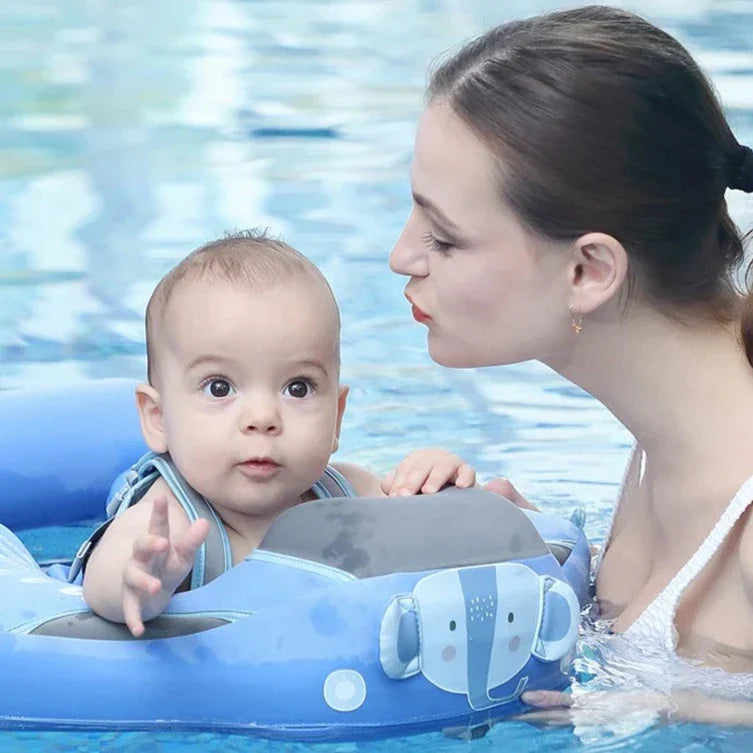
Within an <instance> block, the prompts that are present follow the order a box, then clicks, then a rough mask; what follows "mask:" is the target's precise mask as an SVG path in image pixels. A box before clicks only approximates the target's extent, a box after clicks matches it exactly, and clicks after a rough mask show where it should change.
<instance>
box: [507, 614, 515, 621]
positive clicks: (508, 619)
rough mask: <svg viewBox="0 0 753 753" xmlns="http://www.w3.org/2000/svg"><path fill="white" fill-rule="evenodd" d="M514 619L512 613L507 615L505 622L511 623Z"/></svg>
mask: <svg viewBox="0 0 753 753" xmlns="http://www.w3.org/2000/svg"><path fill="white" fill-rule="evenodd" d="M514 619H515V615H514V614H513V613H512V612H508V613H507V621H508V622H512V621H513V620H514Z"/></svg>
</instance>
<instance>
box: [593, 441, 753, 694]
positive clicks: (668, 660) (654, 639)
mask: <svg viewBox="0 0 753 753" xmlns="http://www.w3.org/2000/svg"><path fill="white" fill-rule="evenodd" d="M636 451H637V447H636V448H634V449H633V454H632V455H631V458H630V461H629V463H628V470H629V469H630V467H631V466H632V463H633V457H634V455H635V452H636ZM644 464H645V455H642V456H641V466H640V471H639V479H640V478H642V477H643V470H644ZM626 475H627V474H626ZM623 486H624V482H623ZM621 498H622V495H620V499H621ZM751 503H753V476H751V477H750V478H749V479H748V480H747V481H745V483H743V485H742V486H741V487H740V489H739V490H738V492H737V494H735V496H734V497H733V498H732V501H731V502H730V503H729V504H728V505H727V507H726V509H725V510H724V512H723V513H722V515H721V517H720V518H719V520H718V521H717V522H716V525H715V526H714V527H713V528H712V529H711V532H710V533H709V534H708V536H707V537H706V538H705V539H704V541H703V543H702V544H701V545H700V547H699V548H698V550H697V551H696V552H695V554H693V556H692V557H691V558H690V559H689V560H688V561H687V562H686V563H685V565H683V567H681V568H680V570H679V572H678V573H677V574H676V575H675V576H674V578H672V580H671V581H670V582H669V583H668V584H667V586H665V588H664V589H663V590H662V591H661V592H660V593H659V595H658V596H657V597H656V598H655V599H654V600H653V601H652V602H651V603H650V604H649V605H648V606H647V607H646V608H645V609H644V610H643V612H642V613H641V614H640V615H639V616H638V618H637V619H636V620H635V621H634V622H633V623H632V624H631V625H630V627H628V628H627V630H625V631H624V632H623V633H621V634H619V635H618V636H615V638H617V639H619V644H620V652H622V650H623V649H624V648H625V647H627V646H629V647H630V650H631V653H632V652H633V651H635V652H636V654H637V655H640V656H642V657H643V661H641V665H643V664H645V665H646V667H647V668H648V667H649V665H652V666H651V671H650V674H651V676H652V679H658V680H660V682H659V683H658V684H660V685H662V686H664V687H665V688H667V689H668V687H670V686H671V687H673V688H677V687H692V688H694V689H699V688H704V689H710V688H713V689H714V691H715V692H714V694H715V695H721V696H724V697H728V698H744V699H748V700H753V674H747V673H730V672H727V671H725V670H723V669H720V668H716V667H705V666H701V665H700V664H698V663H695V662H693V661H691V660H688V659H684V658H683V657H680V656H678V655H677V653H676V651H675V649H676V647H677V638H678V636H677V630H676V629H675V624H674V622H675V612H676V611H677V605H678V603H679V602H680V598H681V597H682V594H683V593H684V591H685V589H686V588H687V587H688V586H689V585H690V583H691V582H692V581H693V580H694V579H695V578H696V576H697V575H698V574H699V573H700V572H701V571H702V570H703V569H704V567H706V565H707V564H708V563H709V562H710V561H711V559H712V557H713V556H714V554H716V552H717V550H718V549H719V547H720V546H721V545H722V542H723V541H724V539H725V538H726V537H727V536H728V534H729V533H730V531H731V530H732V528H733V527H734V525H735V523H736V522H737V521H738V520H739V518H740V516H741V515H742V514H743V513H744V512H745V510H746V509H747V508H748V506H749V505H750V504H751ZM618 507H619V502H618V504H617V505H615V509H614V512H613V514H612V521H611V523H610V525H609V530H608V532H607V537H606V539H605V541H604V547H603V549H602V551H601V553H600V554H599V557H598V562H597V563H596V569H597V571H598V567H599V566H600V565H601V558H602V556H603V553H604V552H605V551H606V548H607V546H608V545H609V540H610V537H611V535H612V527H613V524H614V520H615V518H616V516H617V511H618ZM615 648H617V647H616V646H615ZM649 657H651V660H649ZM656 659H658V660H665V661H660V663H659V664H656V663H653V662H652V660H656ZM631 664H632V662H631ZM669 665H671V669H670V668H669ZM642 674H643V673H642ZM644 679H645V678H644ZM651 684H652V685H656V684H657V683H655V682H652V683H651ZM717 690H718V691H719V692H716V691H717Z"/></svg>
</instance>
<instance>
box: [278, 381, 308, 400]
mask: <svg viewBox="0 0 753 753" xmlns="http://www.w3.org/2000/svg"><path fill="white" fill-rule="evenodd" d="M313 392H314V385H313V384H311V382H309V381H308V380H306V379H294V380H293V381H292V382H290V383H289V384H288V386H287V387H285V389H284V390H283V394H285V395H289V396H290V397H295V398H298V399H300V398H304V397H309V396H310V395H311V394H313Z"/></svg>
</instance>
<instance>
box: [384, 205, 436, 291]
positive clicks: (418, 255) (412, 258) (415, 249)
mask: <svg viewBox="0 0 753 753" xmlns="http://www.w3.org/2000/svg"><path fill="white" fill-rule="evenodd" d="M412 219H413V215H411V216H410V217H409V218H408V222H407V223H406V224H405V227H404V228H403V232H402V233H400V237H399V238H398V239H397V241H396V242H395V246H394V248H393V249H392V253H391V254H390V269H391V270H392V271H393V272H396V273H397V274H399V275H406V276H408V277H426V275H427V274H429V264H428V257H427V251H426V249H425V248H424V247H423V244H422V243H421V238H420V237H419V233H418V232H417V231H416V229H415V227H414V223H413V222H412Z"/></svg>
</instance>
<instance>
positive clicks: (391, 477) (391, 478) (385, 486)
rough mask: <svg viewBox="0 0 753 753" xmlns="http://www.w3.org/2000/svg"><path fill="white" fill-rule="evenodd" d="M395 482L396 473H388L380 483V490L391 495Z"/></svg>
mask: <svg viewBox="0 0 753 753" xmlns="http://www.w3.org/2000/svg"><path fill="white" fill-rule="evenodd" d="M394 482H395V471H390V472H389V473H387V474H386V475H385V476H384V477H383V478H382V480H381V481H380V482H379V488H380V489H381V490H382V492H383V493H384V494H389V493H390V492H391V491H392V485H393V483H394Z"/></svg>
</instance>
